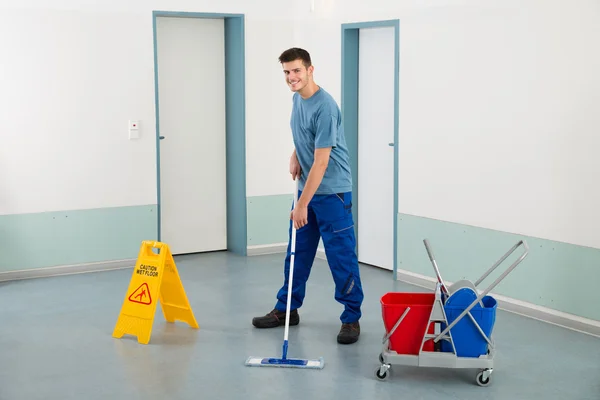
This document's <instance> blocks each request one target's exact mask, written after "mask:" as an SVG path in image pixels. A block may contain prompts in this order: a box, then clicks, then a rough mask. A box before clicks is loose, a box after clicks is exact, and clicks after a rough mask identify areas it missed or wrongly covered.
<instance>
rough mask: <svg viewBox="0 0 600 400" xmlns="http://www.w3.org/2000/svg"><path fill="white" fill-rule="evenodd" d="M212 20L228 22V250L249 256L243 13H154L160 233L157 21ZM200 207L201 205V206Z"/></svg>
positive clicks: (226, 91)
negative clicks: (166, 18) (172, 18)
mask: <svg viewBox="0 0 600 400" xmlns="http://www.w3.org/2000/svg"><path fill="white" fill-rule="evenodd" d="M159 17H175V18H211V19H223V20H224V22H225V103H226V105H225V108H226V110H225V116H226V117H225V118H226V149H227V150H226V158H227V161H226V168H227V171H226V176H227V178H226V179H227V250H229V251H231V252H233V253H236V254H240V255H244V256H245V255H246V254H247V246H248V242H247V236H248V234H247V212H246V100H245V99H246V77H245V71H246V66H245V31H244V29H245V28H244V19H245V17H244V14H221V13H196V12H177V11H153V12H152V30H153V36H154V98H155V113H156V115H155V117H156V161H157V162H156V168H157V169H156V181H157V208H158V212H157V214H158V216H157V219H158V220H157V224H158V227H157V232H158V240H159V241H160V240H161V196H160V187H161V186H160V141H161V140H162V139H167V140H168V138H164V137H163V136H161V134H160V121H159V116H160V113H159V101H158V93H159V89H160V88H159V87H158V54H157V37H156V19H157V18H159ZM199 206H201V205H199Z"/></svg>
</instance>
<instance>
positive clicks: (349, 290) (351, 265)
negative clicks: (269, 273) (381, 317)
mask: <svg viewBox="0 0 600 400" xmlns="http://www.w3.org/2000/svg"><path fill="white" fill-rule="evenodd" d="M301 195H302V192H301V191H300V192H299V194H298V198H300V196H301ZM292 207H293V205H292ZM292 224H293V221H292V220H291V219H290V225H289V241H288V247H287V255H286V258H285V263H284V274H285V278H284V284H283V286H282V287H281V289H280V290H279V292H278V293H277V300H278V301H277V303H276V305H275V308H277V309H278V310H280V311H285V309H286V302H287V292H288V282H289V279H288V278H289V268H290V259H291V237H292V236H291V235H292ZM321 238H322V239H323V247H324V248H325V255H326V256H327V262H328V264H329V269H330V270H331V274H332V276H333V280H334V282H335V295H334V297H335V300H337V301H338V302H339V303H341V304H342V305H344V311H343V312H342V314H341V316H340V320H341V321H342V323H351V322H355V321H358V320H359V319H360V317H361V305H362V301H363V298H364V295H363V290H362V284H361V280H360V273H359V269H358V259H357V256H356V238H355V233H354V221H353V218H352V192H346V193H338V194H331V195H315V196H313V198H312V199H311V201H310V203H309V205H308V223H307V224H306V225H304V226H303V227H302V228H300V229H298V230H297V231H296V249H295V250H296V251H295V259H294V278H293V279H294V280H293V283H292V302H291V310H295V309H298V308H300V307H301V306H302V302H303V300H304V296H305V293H306V282H307V280H308V277H309V275H310V271H311V268H312V265H313V261H314V258H315V255H316V252H317V248H318V245H319V239H321Z"/></svg>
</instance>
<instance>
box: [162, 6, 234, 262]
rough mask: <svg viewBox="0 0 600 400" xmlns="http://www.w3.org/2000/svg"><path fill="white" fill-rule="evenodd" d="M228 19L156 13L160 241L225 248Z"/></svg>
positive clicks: (185, 249) (179, 247)
mask: <svg viewBox="0 0 600 400" xmlns="http://www.w3.org/2000/svg"><path fill="white" fill-rule="evenodd" d="M224 27H225V25H224V20H223V19H201V18H166V17H161V18H157V26H156V34H157V51H158V58H157V60H158V94H159V98H158V100H159V123H160V135H161V136H164V139H163V140H161V141H160V185H161V188H160V205H161V241H163V242H164V243H167V244H168V245H169V246H170V247H171V250H172V252H173V254H186V253H197V252H203V251H212V250H224V249H226V248H227V220H226V217H227V207H226V204H227V197H226V175H225V166H226V163H225V41H224V37H225V30H224Z"/></svg>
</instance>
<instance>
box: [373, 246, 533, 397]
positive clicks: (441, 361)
mask: <svg viewBox="0 0 600 400" xmlns="http://www.w3.org/2000/svg"><path fill="white" fill-rule="evenodd" d="M423 243H424V244H425V248H426V250H427V254H428V255H429V259H430V261H431V263H432V265H433V269H434V271H435V274H436V277H437V282H436V287H435V290H434V292H435V299H434V303H433V307H432V309H431V314H430V316H429V322H428V323H427V327H426V329H425V332H424V334H423V339H422V341H421V347H420V350H419V354H418V355H411V354H398V353H397V352H396V351H394V350H392V349H390V338H391V336H392V335H393V334H394V332H395V331H396V329H397V328H398V326H400V324H401V323H402V320H403V319H404V317H405V316H406V315H407V314H408V313H409V312H410V307H407V309H406V310H405V311H404V313H403V314H402V315H401V316H400V318H399V319H398V321H397V322H396V323H395V324H394V326H393V327H392V329H391V330H390V331H389V332H386V333H385V335H384V336H383V340H382V350H381V353H380V355H379V362H380V363H381V365H380V366H379V367H378V368H377V369H376V370H375V376H376V377H377V378H378V379H380V380H385V379H386V378H387V377H388V375H389V374H388V372H389V371H390V369H391V368H392V365H407V366H415V367H431V368H468V369H478V370H479V371H478V373H477V376H476V382H477V384H478V385H480V386H488V385H489V384H490V382H491V375H492V372H493V371H494V357H495V354H496V349H495V342H494V339H493V335H492V337H489V338H488V337H487V336H486V335H485V333H484V332H483V330H482V329H481V327H480V326H479V324H478V323H477V322H476V320H475V318H474V317H473V315H472V314H471V312H470V311H471V309H472V308H473V307H475V306H476V305H477V303H480V302H481V300H482V299H483V298H484V297H485V296H487V295H488V293H489V292H490V291H491V290H492V289H493V288H495V287H496V286H497V285H498V284H499V283H500V282H501V281H502V280H503V279H504V278H505V277H506V276H507V275H508V274H509V273H510V272H511V271H512V270H513V269H515V267H516V266H517V265H519V264H520V263H521V262H522V261H523V260H524V259H525V257H527V255H528V253H529V246H528V245H527V242H526V241H524V240H520V241H519V242H518V243H517V244H515V245H514V246H513V247H512V248H511V249H510V250H509V251H507V252H506V253H505V254H504V255H503V256H502V257H501V258H500V259H499V260H498V261H497V262H496V263H495V264H494V265H492V267H490V269H488V270H487V271H486V272H485V273H484V274H483V275H482V276H481V277H480V278H479V279H478V280H477V281H476V282H475V283H474V284H473V283H472V282H471V281H468V280H460V281H457V282H455V283H454V284H453V285H451V286H450V287H448V286H446V284H445V283H444V280H443V279H442V276H441V274H440V271H439V268H438V266H437V262H436V260H435V257H434V255H433V251H432V250H431V246H430V244H429V242H428V240H427V239H425V240H423ZM520 246H523V247H524V252H523V254H522V255H521V256H520V257H519V258H518V259H517V260H516V261H515V262H513V263H512V265H511V266H510V267H509V268H508V269H507V270H506V271H504V272H503V273H502V274H501V275H500V276H499V277H498V278H497V279H496V280H495V281H494V282H493V283H492V284H491V285H490V286H488V287H487V288H486V289H485V290H484V291H483V292H481V293H479V291H478V289H477V286H478V285H479V284H481V282H483V281H484V280H485V279H486V278H487V277H488V276H489V275H490V274H491V273H492V272H493V271H494V270H495V269H496V268H497V267H498V266H499V265H501V264H502V263H503V262H504V261H505V260H506V259H507V258H508V257H509V256H510V255H511V254H512V253H514V252H515V250H517V249H518V248H519V247H520ZM464 287H469V288H471V289H473V290H474V291H475V293H478V294H479V295H478V296H477V298H476V299H475V300H474V301H473V302H472V303H471V304H470V305H469V306H468V307H467V308H466V309H465V310H463V312H462V313H461V314H460V315H459V316H458V317H457V318H455V319H454V321H452V323H450V324H448V318H447V316H446V312H445V310H444V298H448V297H449V296H450V295H452V294H453V293H454V292H456V291H457V290H459V289H461V288H464ZM467 315H468V316H469V318H470V319H471V321H472V322H473V323H474V324H475V326H476V327H477V329H478V330H479V333H480V334H481V335H482V336H483V337H484V338H485V340H486V341H487V343H488V351H487V353H486V354H483V355H481V356H479V357H459V356H457V355H456V348H455V346H454V341H453V339H452V331H451V330H452V328H453V327H454V326H455V325H456V324H457V323H458V322H460V320H461V319H462V318H464V317H465V316H467ZM432 322H433V323H435V332H437V331H439V330H440V326H441V323H444V324H445V325H446V328H445V329H444V330H443V331H441V332H439V333H434V334H429V333H427V330H428V329H427V328H428V327H429V326H430V325H431V323H432ZM431 339H433V342H434V343H435V344H438V342H439V341H440V340H446V341H448V342H450V343H451V345H452V352H441V351H433V352H430V351H423V345H424V344H425V342H427V341H428V340H431Z"/></svg>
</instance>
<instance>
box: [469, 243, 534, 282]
mask: <svg viewBox="0 0 600 400" xmlns="http://www.w3.org/2000/svg"><path fill="white" fill-rule="evenodd" d="M521 245H523V247H525V252H524V253H523V255H521V257H520V258H519V259H518V260H517V261H516V262H515V263H514V264H513V265H512V267H511V270H512V268H514V267H516V266H517V264H519V263H520V262H521V261H523V259H524V258H525V257H526V256H527V253H528V252H529V246H528V245H527V242H525V241H523V240H520V241H519V242H518V243H517V244H515V245H514V246H513V247H512V248H511V249H510V250H508V251H507V252H506V254H504V255H503V256H502V258H500V259H499V260H498V261H496V263H495V264H494V265H492V266H491V268H490V269H488V270H487V272H486V273H484V274H483V275H482V276H481V278H479V279H478V280H477V282H475V286H478V285H479V284H480V283H481V282H483V281H484V280H485V278H487V277H488V276H489V275H490V274H491V273H492V272H493V271H494V270H495V269H496V268H498V266H499V265H500V264H502V263H503V262H504V260H506V259H507V258H508V256H510V255H511V254H512V253H514V252H515V250H517V249H518V248H519V246H521ZM508 272H510V270H509V271H508ZM508 272H507V273H505V274H504V276H506V275H507V274H508ZM494 286H495V284H494Z"/></svg>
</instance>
